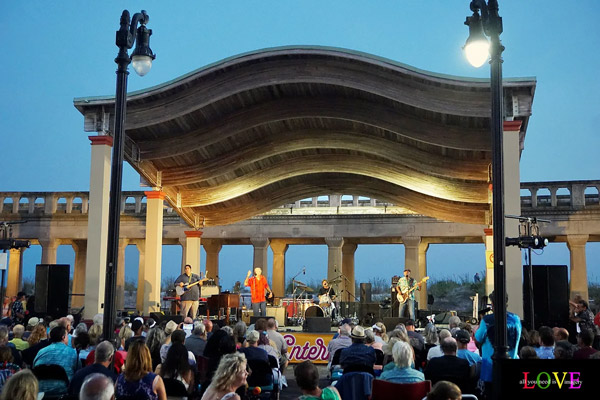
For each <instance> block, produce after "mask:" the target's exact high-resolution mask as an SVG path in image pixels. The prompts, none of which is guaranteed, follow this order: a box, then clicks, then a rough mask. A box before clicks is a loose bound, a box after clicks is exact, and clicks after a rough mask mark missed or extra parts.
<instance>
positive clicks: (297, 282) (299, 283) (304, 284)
mask: <svg viewBox="0 0 600 400" xmlns="http://www.w3.org/2000/svg"><path fill="white" fill-rule="evenodd" d="M294 283H295V284H296V285H298V286H306V283H304V282H300V281H297V280H294Z"/></svg>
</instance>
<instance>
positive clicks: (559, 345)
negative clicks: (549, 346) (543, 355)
mask: <svg viewBox="0 0 600 400" xmlns="http://www.w3.org/2000/svg"><path fill="white" fill-rule="evenodd" d="M574 347H575V346H573V345H572V344H571V343H570V342H568V341H566V340H560V341H558V342H555V343H554V358H555V359H560V360H569V359H571V358H573V350H574V349H573V348H574ZM536 354H537V353H536Z"/></svg>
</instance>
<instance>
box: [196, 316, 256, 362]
mask: <svg viewBox="0 0 600 400" xmlns="http://www.w3.org/2000/svg"><path fill="white" fill-rule="evenodd" d="M244 326H245V324H244ZM185 347H186V348H187V349H188V350H189V351H191V352H192V353H194V355H195V356H196V357H198V356H201V355H202V354H203V353H204V348H205V347H206V326H204V324H203V323H202V322H201V321H198V322H196V323H194V330H193V331H192V334H191V335H190V336H189V337H187V338H186V339H185Z"/></svg>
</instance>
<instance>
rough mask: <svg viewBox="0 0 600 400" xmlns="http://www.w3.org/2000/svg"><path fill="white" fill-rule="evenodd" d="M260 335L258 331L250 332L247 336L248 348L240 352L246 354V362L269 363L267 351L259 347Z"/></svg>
mask: <svg viewBox="0 0 600 400" xmlns="http://www.w3.org/2000/svg"><path fill="white" fill-rule="evenodd" d="M260 335H261V334H260V333H259V332H258V331H256V330H255V331H250V332H248V333H247V334H246V342H247V343H248V347H243V348H241V349H240V350H239V351H240V352H241V353H244V355H245V356H246V360H261V361H265V362H269V357H268V354H267V352H266V350H265V349H261V348H260V347H258V340H259V339H260Z"/></svg>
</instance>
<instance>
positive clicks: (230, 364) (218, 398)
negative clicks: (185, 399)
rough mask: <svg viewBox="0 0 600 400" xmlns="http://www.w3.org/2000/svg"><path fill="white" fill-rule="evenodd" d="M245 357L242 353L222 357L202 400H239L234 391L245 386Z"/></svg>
mask: <svg viewBox="0 0 600 400" xmlns="http://www.w3.org/2000/svg"><path fill="white" fill-rule="evenodd" d="M247 377H248V370H247V362H246V357H245V356H244V354H242V353H233V354H226V355H224V356H223V357H222V358H221V360H220V362H219V366H218V368H217V370H216V372H215V374H214V377H213V379H212V382H211V384H210V385H209V386H208V389H206V392H205V393H204V395H203V396H202V400H241V398H240V396H239V395H237V394H236V393H235V391H236V390H237V389H238V388H239V387H240V386H243V385H245V384H246V378H247Z"/></svg>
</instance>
